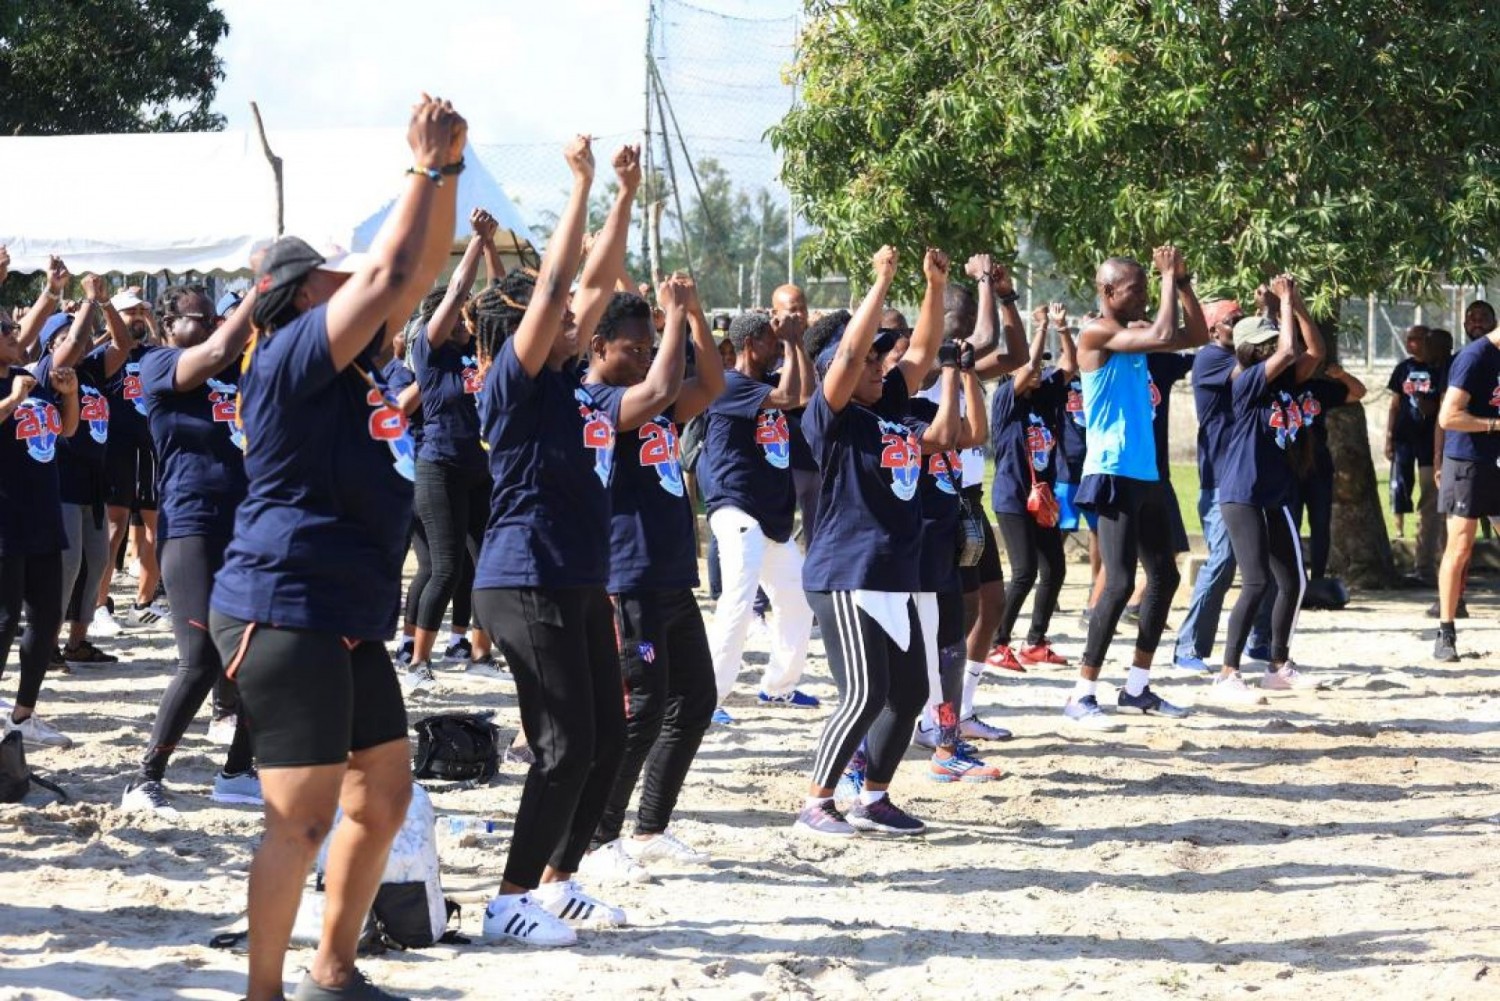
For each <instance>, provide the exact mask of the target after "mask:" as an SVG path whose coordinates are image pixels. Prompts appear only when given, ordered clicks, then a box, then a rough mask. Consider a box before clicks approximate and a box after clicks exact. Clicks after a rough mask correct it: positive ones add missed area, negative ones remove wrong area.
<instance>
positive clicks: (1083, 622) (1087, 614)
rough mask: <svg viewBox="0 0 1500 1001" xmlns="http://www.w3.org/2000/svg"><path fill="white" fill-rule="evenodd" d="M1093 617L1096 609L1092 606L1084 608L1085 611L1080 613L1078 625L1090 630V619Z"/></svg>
mask: <svg viewBox="0 0 1500 1001" xmlns="http://www.w3.org/2000/svg"><path fill="white" fill-rule="evenodd" d="M1093 617H1094V610H1093V609H1092V608H1084V610H1083V611H1081V612H1079V613H1078V625H1079V626H1080V627H1082V629H1083V631H1084V632H1088V628H1089V620H1090V619H1092V618H1093Z"/></svg>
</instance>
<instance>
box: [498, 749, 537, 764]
mask: <svg viewBox="0 0 1500 1001" xmlns="http://www.w3.org/2000/svg"><path fill="white" fill-rule="evenodd" d="M500 760H501V761H502V762H503V763H505V764H507V765H526V766H528V767H530V766H531V765H534V764H536V752H534V751H533V750H532V749H531V745H530V744H519V745H515V744H513V745H511V746H510V747H507V748H506V749H505V753H504V754H502V755H500Z"/></svg>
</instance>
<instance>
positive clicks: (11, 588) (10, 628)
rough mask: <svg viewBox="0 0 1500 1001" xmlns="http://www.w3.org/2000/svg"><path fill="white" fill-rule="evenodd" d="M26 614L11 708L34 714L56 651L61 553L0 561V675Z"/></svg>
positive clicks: (59, 608) (16, 557)
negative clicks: (14, 707) (14, 694)
mask: <svg viewBox="0 0 1500 1001" xmlns="http://www.w3.org/2000/svg"><path fill="white" fill-rule="evenodd" d="M23 608H24V609H25V611H26V634H25V635H24V636H22V637H21V684H20V685H19V687H18V688H17V689H16V706H17V708H20V709H34V708H36V699H37V696H38V695H40V694H41V691H42V679H43V678H45V677H46V676H47V665H48V664H50V663H51V662H52V655H53V653H55V652H56V651H57V631H58V629H60V628H62V553H61V552H56V553H40V554H37V555H33V556H0V671H3V670H4V668H5V665H6V662H7V661H9V660H10V645H11V644H12V643H13V642H15V639H16V634H17V633H19V632H20V630H21V610H22V609H23Z"/></svg>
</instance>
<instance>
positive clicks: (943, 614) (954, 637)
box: [937, 591, 966, 650]
mask: <svg viewBox="0 0 1500 1001" xmlns="http://www.w3.org/2000/svg"><path fill="white" fill-rule="evenodd" d="M937 601H938V630H937V641H938V649H939V650H942V649H943V648H944V647H950V646H953V645H954V644H957V643H962V642H963V641H964V636H965V634H966V630H965V629H964V596H963V592H962V591H939V592H938V596H937Z"/></svg>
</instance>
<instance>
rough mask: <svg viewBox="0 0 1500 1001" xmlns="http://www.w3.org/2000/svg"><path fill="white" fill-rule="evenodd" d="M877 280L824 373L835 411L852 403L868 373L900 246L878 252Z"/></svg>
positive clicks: (826, 396)
mask: <svg viewBox="0 0 1500 1001" xmlns="http://www.w3.org/2000/svg"><path fill="white" fill-rule="evenodd" d="M874 264H875V282H874V284H872V285H871V286H870V290H869V291H868V292H866V293H865V298H864V301H863V302H861V303H860V304H859V309H857V310H855V312H854V315H853V316H852V317H850V319H849V325H848V326H847V327H845V328H844V337H843V339H842V340H841V341H840V342H839V346H838V348H837V349H836V350H835V351H834V356H833V362H832V363H831V364H830V365H829V366H828V371H827V372H825V373H824V375H823V398H824V399H826V400H827V401H828V406H829V408H830V409H831V410H833V412H834V413H840V412H841V411H843V409H844V407H846V406H848V405H849V399H850V397H852V396H853V395H854V387H855V386H857V385H859V380H860V376H861V375H863V374H864V367H865V361H866V360H867V359H868V357H869V355H870V344H871V342H872V341H874V339H875V328H876V327H877V326H879V324H880V308H881V305H882V304H883V303H884V302H885V297H886V294H887V293H888V292H890V290H891V282H892V281H894V280H895V278H896V248H894V247H890V246H885V247H881V248H880V249H879V250H877V251H876V252H875V260H874Z"/></svg>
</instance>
